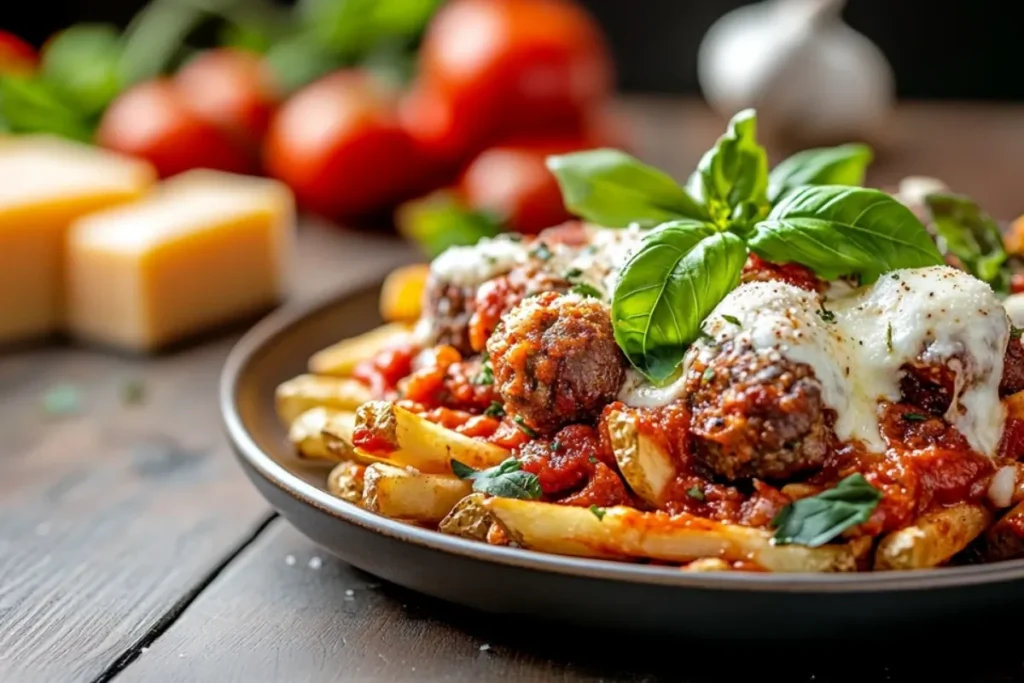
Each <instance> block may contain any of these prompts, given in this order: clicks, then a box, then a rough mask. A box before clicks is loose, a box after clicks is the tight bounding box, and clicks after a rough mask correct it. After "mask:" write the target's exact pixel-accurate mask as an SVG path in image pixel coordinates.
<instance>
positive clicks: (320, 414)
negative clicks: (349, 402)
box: [288, 406, 355, 461]
mask: <svg viewBox="0 0 1024 683" xmlns="http://www.w3.org/2000/svg"><path fill="white" fill-rule="evenodd" d="M346 415H348V416H351V418H352V420H353V421H354V420H355V414H354V413H339V412H337V411H334V410H331V409H330V408H325V407H323V406H319V407H316V408H310V409H309V410H307V411H306V412H304V413H302V414H301V415H299V416H298V417H297V418H295V420H294V421H293V422H292V426H291V427H290V428H289V429H288V441H290V442H291V444H292V445H293V446H295V450H296V452H297V453H298V454H299V455H300V456H302V457H304V458H312V459H314V460H334V461H338V460H346V459H347V458H345V457H340V455H339V454H337V453H333V452H331V450H330V448H329V447H328V445H327V443H326V440H325V438H324V435H323V429H324V427H325V426H326V425H327V424H328V423H329V422H330V421H331V420H332V419H334V418H336V417H339V416H340V417H342V418H343V417H344V416H346Z"/></svg>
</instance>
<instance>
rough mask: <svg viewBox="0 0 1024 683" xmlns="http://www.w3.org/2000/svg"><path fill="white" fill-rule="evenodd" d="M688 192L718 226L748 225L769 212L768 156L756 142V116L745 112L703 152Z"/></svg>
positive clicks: (730, 123)
mask: <svg viewBox="0 0 1024 683" xmlns="http://www.w3.org/2000/svg"><path fill="white" fill-rule="evenodd" d="M687 189H688V190H689V191H690V193H691V194H693V197H694V199H696V200H697V201H698V202H701V203H702V204H704V205H705V206H706V207H708V210H709V212H710V214H711V217H712V220H713V221H714V222H715V223H716V224H717V225H719V226H725V225H726V224H728V223H729V222H739V223H741V224H742V223H749V222H750V221H752V220H756V219H757V218H760V217H761V216H763V215H764V213H766V212H767V209H768V194H767V191H768V153H767V152H766V151H765V149H764V147H762V146H761V145H760V144H759V143H758V142H757V115H756V113H755V112H754V110H753V109H745V110H743V111H741V112H739V113H738V114H736V115H735V116H734V117H732V120H731V121H730V122H729V127H728V129H727V130H726V132H725V134H724V135H722V137H720V138H718V141H717V142H716V143H715V146H714V147H712V148H711V149H709V150H708V151H707V152H705V153H704V156H703V157H701V160H700V162H699V163H698V164H697V170H696V171H694V173H693V175H692V176H690V180H689V181H688V183H687Z"/></svg>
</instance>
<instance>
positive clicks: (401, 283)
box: [380, 263, 430, 323]
mask: <svg viewBox="0 0 1024 683" xmlns="http://www.w3.org/2000/svg"><path fill="white" fill-rule="evenodd" d="M429 276H430V265H429V264H426V263H416V264H413V265H410V266H403V267H401V268H396V269H395V270H393V271H391V273H389V274H388V276H387V277H386V278H385V279H384V284H383V285H382V286H381V290H380V316H381V317H382V318H384V320H387V321H388V322H407V323H412V322H416V320H417V318H419V317H420V313H421V312H422V311H423V292H424V290H425V289H426V287H427V278H428V277H429Z"/></svg>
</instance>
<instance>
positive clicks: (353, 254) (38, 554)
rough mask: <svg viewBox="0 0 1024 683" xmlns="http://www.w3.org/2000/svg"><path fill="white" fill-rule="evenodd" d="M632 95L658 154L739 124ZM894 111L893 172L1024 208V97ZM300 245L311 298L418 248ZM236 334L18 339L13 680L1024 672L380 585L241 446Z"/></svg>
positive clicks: (906, 649)
mask: <svg viewBox="0 0 1024 683" xmlns="http://www.w3.org/2000/svg"><path fill="white" fill-rule="evenodd" d="M623 108H624V111H625V113H626V114H627V116H628V117H629V118H630V119H631V120H632V121H633V123H634V128H635V131H636V146H637V149H638V154H639V155H640V156H642V157H644V158H645V159H647V160H649V161H650V162H652V163H654V164H656V165H659V166H661V167H663V168H665V169H667V170H669V171H671V172H673V173H674V174H675V175H677V176H679V177H683V176H684V175H685V174H686V173H687V171H688V170H689V169H690V168H691V167H692V166H693V164H694V163H695V162H696V160H697V158H698V157H699V155H700V153H701V152H703V151H704V149H706V148H707V147H708V146H709V145H710V144H711V143H712V141H713V140H714V139H715V137H716V136H717V135H718V134H719V133H720V132H721V129H722V128H721V122H720V121H718V120H717V119H715V118H714V117H712V116H711V115H709V114H708V113H707V111H706V110H705V109H704V108H703V107H702V106H700V105H699V104H696V103H686V102H678V101H673V100H657V99H641V100H630V101H629V102H626V103H625V104H624V105H623ZM891 131H892V138H891V141H890V146H889V147H888V148H887V150H886V151H884V152H882V153H880V155H879V160H878V162H877V164H876V166H875V168H874V169H873V171H872V177H871V178H870V181H871V182H872V183H873V184H885V183H891V182H894V181H895V180H897V179H898V178H899V177H901V176H903V175H906V174H918V173H925V174H931V175H936V176H939V177H942V178H944V179H945V180H947V182H949V183H951V184H952V185H953V187H954V188H955V189H957V190H959V191H962V192H966V193H969V194H972V195H974V196H975V197H976V198H978V199H979V200H980V201H981V202H983V204H984V205H985V206H987V207H989V209H990V211H991V212H992V213H993V214H995V215H997V216H998V217H1001V218H1012V217H1015V216H1016V215H1017V214H1018V212H1024V196H1022V193H1021V192H1020V190H1021V189H1024V178H1022V175H1024V174H1022V173H1021V172H1022V171H1024V109H1022V108H1019V107H1017V108H1012V107H993V106H966V105H965V106H959V105H946V106H941V107H940V106H934V105H907V106H905V107H904V108H903V109H901V110H900V111H899V112H898V114H897V116H896V117H895V120H894V123H893V127H892V129H891ZM300 245H301V257H300V260H301V265H302V267H301V268H299V272H300V279H299V282H298V283H297V285H296V290H295V294H294V299H295V300H296V301H304V300H309V299H311V298H313V297H318V296H322V295H327V294H329V293H330V292H331V291H332V290H335V289H337V288H338V287H339V286H340V285H341V284H343V283H345V282H349V281H352V280H358V279H367V278H374V277H377V276H379V275H380V274H381V273H383V272H384V271H385V270H386V269H387V268H390V267H392V266H394V265H397V264H399V263H403V262H407V261H409V260H411V259H413V258H415V255H414V254H413V253H412V252H411V251H410V250H409V249H408V248H406V247H404V246H403V245H401V244H399V243H397V242H396V241H394V240H393V239H390V238H386V237H372V236H367V235H357V234H351V233H345V232H343V231H341V230H338V229H334V228H331V227H328V226H322V225H317V224H313V223H310V224H305V225H303V227H302V236H301V240H300ZM237 334H238V333H237V332H235V333H229V334H226V335H223V336H221V337H220V338H218V339H214V340H211V341H208V342H206V343H203V344H200V345H196V346H193V347H191V348H190V349H188V350H184V351H179V352H177V353H174V354H171V355H167V356H164V357H161V358H158V359H149V360H146V359H135V358H124V357H118V356H115V355H111V354H109V353H103V352H100V351H95V350H89V349H83V348H78V347H72V346H67V345H49V346H45V347H40V348H34V349H30V350H27V351H21V352H15V353H7V354H5V355H0V681H2V682H3V683H20V682H22V681H24V682H31V683H45V682H49V681H53V682H60V683H65V682H69V681H75V682H77V681H86V682H87V681H109V680H115V681H118V682H119V683H122V682H125V681H181V682H183V683H185V682H188V683H197V682H203V681H216V682H217V683H227V682H230V681H246V682H248V681H257V682H262V681H334V680H387V681H433V680H453V681H482V680H491V679H496V678H507V679H510V680H531V681H548V680H561V681H584V680H608V681H611V680H616V681H618V680H628V681H654V680H674V681H687V682H691V683H696V682H698V681H700V682H703V681H712V680H715V681H718V680H722V675H723V673H733V674H738V673H739V672H740V671H742V670H744V669H745V668H746V667H763V666H765V665H768V666H773V667H781V668H780V669H779V670H780V671H785V672H787V673H786V678H787V679H788V680H790V681H817V682H822V681H840V680H842V681H846V680H851V681H852V680H866V681H867V680H870V681H874V680H879V681H881V680H889V681H902V680H912V679H913V680H916V678H917V677H919V676H921V675H928V676H931V677H932V678H936V677H938V678H937V680H952V679H956V680H964V681H979V682H980V681H1011V680H1022V678H1021V677H1022V676H1024V664H1022V662H1024V653H1021V652H1020V651H1019V650H1015V649H1011V650H1010V653H1011V654H1010V655H1008V656H1006V657H1001V656H999V655H996V654H993V653H992V651H991V649H990V648H985V649H986V650H987V651H988V652H987V654H985V655H984V656H978V657H974V658H963V659H962V661H961V660H960V659H957V657H956V656H955V655H956V652H957V650H958V645H957V641H956V640H955V639H956V638H959V637H961V634H954V635H953V636H952V638H953V640H951V642H950V643H949V644H948V646H947V644H945V643H932V644H931V645H930V646H926V647H925V648H920V647H911V646H910V645H909V643H901V644H900V648H899V652H902V653H903V655H902V658H901V656H899V655H897V656H896V657H894V658H892V659H887V660H886V661H884V662H881V663H880V662H878V661H861V659H862V658H861V657H859V656H857V657H854V659H852V660H851V661H849V662H846V661H845V660H843V659H837V656H840V655H841V654H842V653H843V652H847V653H849V652H852V653H854V654H856V652H857V650H856V649H852V650H851V649H850V648H847V647H844V645H843V644H836V646H835V647H832V648H822V647H814V648H805V647H799V646H793V647H792V648H784V649H785V650H788V652H784V651H780V650H775V651H773V652H766V653H758V651H757V649H756V647H755V648H753V649H749V648H744V649H743V653H744V654H743V655H741V656H739V657H737V653H736V650H735V649H731V650H730V649H729V648H724V647H722V646H715V645H714V644H696V643H672V644H665V643H662V644H656V643H649V642H648V643H638V642H633V641H630V640H626V639H624V638H618V639H609V638H608V637H607V636H598V635H595V634H574V635H573V636H572V637H573V638H574V639H575V641H576V642H574V643H570V644H566V638H567V634H566V633H565V632H564V630H561V629H552V628H548V627H545V626H543V625H536V624H530V625H524V624H518V623H509V622H507V621H506V620H503V619H501V618H498V617H494V616H487V615H478V614H473V613H470V612H467V611H465V610H462V609H456V608H454V607H451V606H449V605H444V604H438V603H436V602H433V601H430V600H427V599H425V598H422V597H420V596H416V595H411V594H408V593H406V592H404V591H402V590H400V589H398V588H395V587H391V586H386V585H382V584H381V583H380V582H379V581H377V580H375V579H374V578H372V577H370V576H367V575H365V574H362V573H361V572H359V571H357V570H354V569H352V568H351V567H348V566H346V565H344V564H343V563H341V562H340V561H337V560H335V559H333V558H331V557H329V556H327V554H326V553H325V552H323V551H322V550H320V549H318V548H317V547H316V546H314V545H313V544H312V543H311V542H309V541H307V540H306V539H305V538H303V537H302V536H300V535H299V534H298V533H297V532H296V531H295V530H294V529H292V528H291V527H290V526H289V525H288V524H287V523H286V522H284V521H283V520H281V519H278V518H276V517H275V516H274V514H273V512H272V510H271V509H269V508H268V506H267V505H266V504H265V503H264V502H263V500H262V499H261V498H260V497H259V496H258V495H257V494H256V492H255V491H254V490H253V489H252V488H251V487H250V485H249V483H248V481H246V479H245V477H244V475H243V474H242V472H241V470H240V469H239V467H238V466H237V465H236V464H235V463H234V461H233V459H232V457H231V454H230V453H229V449H228V446H227V444H226V442H225V440H224V438H223V436H222V433H221V427H220V419H219V415H218V413H217V406H216V396H215V394H216V392H215V389H216V386H217V381H218V374H219V371H220V367H221V364H222V362H223V360H224V358H225V355H226V354H227V352H228V350H229V349H230V348H231V345H232V344H233V342H234V341H235V339H236V338H237ZM140 382H141V384H139V383H140ZM63 384H67V385H71V386H72V387H75V388H77V390H79V391H80V392H81V402H80V406H79V409H78V411H77V412H72V413H70V414H64V415H57V416H55V415H51V414H48V413H47V412H45V411H43V410H42V409H41V407H40V402H41V400H42V398H43V396H44V395H45V394H46V392H48V391H49V390H50V389H51V388H53V387H55V386H59V385H63ZM140 387H141V388H142V389H143V392H142V394H141V395H139V394H138V388H140ZM129 389H130V390H131V393H132V396H125V392H126V391H127V390H129ZM685 618H686V615H685V614H681V615H680V619H685ZM765 627H766V628H771V625H770V624H766V625H765ZM970 630H971V631H972V632H974V633H982V632H983V631H984V629H983V628H972V629H970ZM910 635H912V634H908V636H910ZM576 636H579V637H576ZM910 640H912V639H910ZM1014 652H1016V654H1012V653H1014ZM937 654H941V658H939V659H935V658H934V656H935V655H937ZM921 657H925V658H932V661H933V663H932V664H929V665H927V666H925V669H922V667H921V665H920V664H918V663H917V660H919V659H920V658H921ZM977 660H982V661H981V664H980V668H979V664H977V663H976V661H977ZM838 661H843V662H844V663H842V664H839V663H837V662H838ZM752 670H753V669H752ZM762 671H763V669H762Z"/></svg>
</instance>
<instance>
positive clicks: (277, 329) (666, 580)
mask: <svg viewBox="0 0 1024 683" xmlns="http://www.w3.org/2000/svg"><path fill="white" fill-rule="evenodd" d="M382 282H383V278H381V277H377V278H373V279H371V280H369V281H367V280H363V281H360V282H357V283H353V284H350V285H348V286H346V287H343V288H341V289H340V290H337V291H334V292H332V293H330V294H328V295H326V296H322V297H320V298H318V299H314V300H313V301H310V302H298V303H287V304H285V305H283V306H282V307H280V308H279V309H277V310H276V311H274V312H272V313H270V314H269V315H267V316H266V317H265V318H263V319H262V320H261V321H259V322H258V323H256V324H255V325H254V326H253V327H252V328H251V329H250V330H249V331H247V332H246V333H245V334H244V335H243V336H242V337H241V339H239V340H238V342H236V344H235V345H234V347H233V348H232V349H231V352H230V353H229V354H228V357H227V359H226V361H225V364H224V367H223V370H222V371H221V375H220V384H219V392H218V393H219V395H218V404H219V407H220V412H221V422H222V426H223V429H224V431H225V433H226V435H227V437H228V441H229V442H230V444H231V446H232V451H233V452H234V453H235V457H236V458H237V459H238V460H239V462H240V464H242V465H243V466H245V467H248V468H249V469H250V470H251V471H252V472H255V473H256V474H257V475H259V476H260V477H261V478H262V479H264V480H265V481H266V482H268V483H269V484H271V485H272V486H274V487H275V488H277V489H279V490H280V491H281V492H282V493H285V494H287V495H289V496H291V497H292V498H295V499H296V500H298V501H299V502H301V503H304V504H306V505H308V506H312V507H314V508H316V509H317V510H319V511H321V512H323V513H325V514H327V515H329V516H331V517H333V518H335V519H336V520H337V521H340V522H345V523H348V524H354V525H356V526H359V527H361V528H363V529H366V530H369V531H373V532H376V533H378V534H381V535H384V536H387V537H390V538H391V539H394V540H397V541H401V542H405V543H411V544H413V545H416V546H419V547H421V548H426V549H430V550H435V551H440V552H443V553H447V554H450V555H455V556H458V557H460V558H462V559H469V560H477V561H482V562H488V563H493V564H499V565H504V566H510V567H515V568H519V569H529V570H535V571H542V572H552V573H556V574H562V575H570V576H576V577H579V578H587V579H598V580H607V581H625V582H627V583H633V584H636V583H639V584H645V585H659V586H672V587H678V588H688V589H699V590H717V591H754V592H774V593H778V592H790V593H865V592H867V593H880V592H893V591H919V590H932V589H940V588H964V587H970V586H980V585H988V584H998V583H1005V582H1010V581H1014V580H1021V579H1024V559H1019V560H1008V561H1003V562H997V563H992V564H983V565H973V566H964V567H947V568H937V569H922V570H914V571H887V572H850V573H833V574H822V573H779V574H771V573H761V572H720V573H715V572H708V573H700V572H694V573H687V572H683V571H680V570H679V569H678V568H676V567H670V566H659V565H644V564H633V563H629V562H622V561H616V560H601V559H589V558H579V557H570V556H565V555H555V554H551V553H543V552H538V551H532V550H525V549H522V548H509V547H505V546H494V545H488V544H486V543H481V542H480V541H473V540H469V539H464V538H459V537H457V536H450V535H447V534H442V533H441V532H439V531H433V530H431V529H425V528H422V527H417V526H413V525H410V524H406V523H404V522H399V521H396V520H393V519H389V518H387V517H383V516H381V515H377V514H375V513H372V512H370V511H368V510H364V509H362V508H360V507H358V506H356V505H353V504H352V503H348V502H346V501H344V500H341V499H340V498H337V497H335V496H333V495H331V494H330V493H328V492H327V491H325V490H323V489H321V488H318V487H317V486H314V485H313V484H310V483H308V482H306V481H304V480H302V479H301V478H300V477H298V476H297V475H295V474H293V473H291V472H290V471H288V469H287V468H285V467H284V466H283V465H281V464H280V463H279V462H278V461H277V460H276V459H275V458H274V457H273V456H272V455H271V454H270V453H267V452H265V451H263V449H262V448H260V446H259V445H258V444H257V443H256V440H255V439H254V438H253V436H252V435H251V434H250V433H249V431H248V430H247V429H246V427H245V425H244V423H243V420H242V417H241V414H240V412H239V411H238V406H237V401H236V400H235V397H236V395H237V393H238V387H239V385H240V383H241V380H242V378H243V377H244V376H245V372H246V371H247V370H248V368H249V367H250V366H252V365H253V364H254V363H255V362H256V361H257V360H258V359H259V357H260V356H261V355H262V354H265V353H267V352H268V351H269V349H270V348H271V347H272V346H273V345H274V343H275V342H276V341H277V340H278V339H280V338H281V337H284V336H286V335H288V334H289V333H290V332H291V328H293V327H295V326H296V325H298V324H300V323H301V322H302V321H304V320H306V319H308V318H312V317H315V316H317V315H321V314H323V313H325V312H326V311H327V310H329V309H331V308H334V307H336V306H341V305H343V304H344V303H345V302H346V301H347V300H349V299H352V298H355V297H357V296H360V295H366V294H370V293H371V292H373V291H379V289H380V286H381V284H382ZM282 514H283V513H282ZM284 516H285V517H287V515H284Z"/></svg>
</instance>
